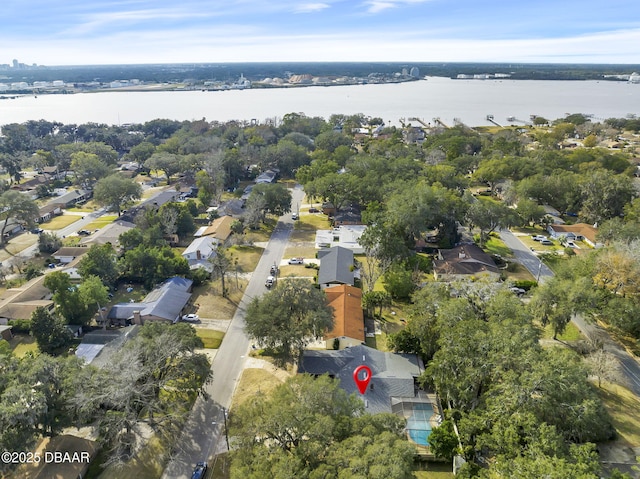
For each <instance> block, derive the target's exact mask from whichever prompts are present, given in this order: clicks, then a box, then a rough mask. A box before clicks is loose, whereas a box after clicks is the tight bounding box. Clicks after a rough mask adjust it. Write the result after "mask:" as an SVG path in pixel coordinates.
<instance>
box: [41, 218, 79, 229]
mask: <svg viewBox="0 0 640 479" xmlns="http://www.w3.org/2000/svg"><path fill="white" fill-rule="evenodd" d="M80 218H81V216H77V215H61V216H54V217H53V218H52V219H51V221H47V222H46V223H42V227H43V228H44V229H46V230H59V229H62V228H64V227H66V226H69V225H70V224H73V223H75V222H76V221H78V220H79V219H80Z"/></svg>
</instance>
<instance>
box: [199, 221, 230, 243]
mask: <svg viewBox="0 0 640 479" xmlns="http://www.w3.org/2000/svg"><path fill="white" fill-rule="evenodd" d="M234 221H235V219H234V218H232V217H231V216H221V217H220V218H216V219H215V220H214V221H213V223H211V225H209V226H208V227H207V228H206V229H205V230H204V231H203V232H202V236H211V237H213V238H216V239H219V240H220V241H226V240H227V238H229V236H230V235H231V224H232V223H233V222H234Z"/></svg>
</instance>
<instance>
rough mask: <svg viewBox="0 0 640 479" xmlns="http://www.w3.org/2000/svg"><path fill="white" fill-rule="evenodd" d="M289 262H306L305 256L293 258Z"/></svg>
mask: <svg viewBox="0 0 640 479" xmlns="http://www.w3.org/2000/svg"><path fill="white" fill-rule="evenodd" d="M289 264H304V258H291V259H290V260H289Z"/></svg>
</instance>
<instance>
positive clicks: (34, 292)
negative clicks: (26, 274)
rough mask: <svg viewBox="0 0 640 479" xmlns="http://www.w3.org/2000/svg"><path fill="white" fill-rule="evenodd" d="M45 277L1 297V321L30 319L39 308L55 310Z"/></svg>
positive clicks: (11, 290) (7, 292)
mask: <svg viewBox="0 0 640 479" xmlns="http://www.w3.org/2000/svg"><path fill="white" fill-rule="evenodd" d="M44 278H45V277H44V276H38V277H37V278H34V279H32V280H31V281H28V282H27V283H25V284H23V285H22V286H20V287H19V288H11V289H8V290H7V291H5V292H4V294H2V296H1V297H0V321H2V320H3V319H5V320H9V319H30V318H31V314H32V313H33V312H34V311H35V310H36V308H38V307H44V308H46V309H49V310H53V301H51V291H49V289H48V288H46V287H45V285H44Z"/></svg>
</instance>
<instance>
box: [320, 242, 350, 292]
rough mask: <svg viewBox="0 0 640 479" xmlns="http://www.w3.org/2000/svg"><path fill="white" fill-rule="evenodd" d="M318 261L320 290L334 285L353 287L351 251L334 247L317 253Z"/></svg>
mask: <svg viewBox="0 0 640 479" xmlns="http://www.w3.org/2000/svg"><path fill="white" fill-rule="evenodd" d="M318 259H320V269H319V270H318V284H319V285H320V287H321V288H322V289H324V288H327V287H329V286H332V285H336V284H348V285H350V286H353V285H354V283H355V275H354V272H353V269H354V264H353V251H351V250H349V249H347V248H343V247H342V246H334V247H333V248H328V249H321V250H320V251H318Z"/></svg>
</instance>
